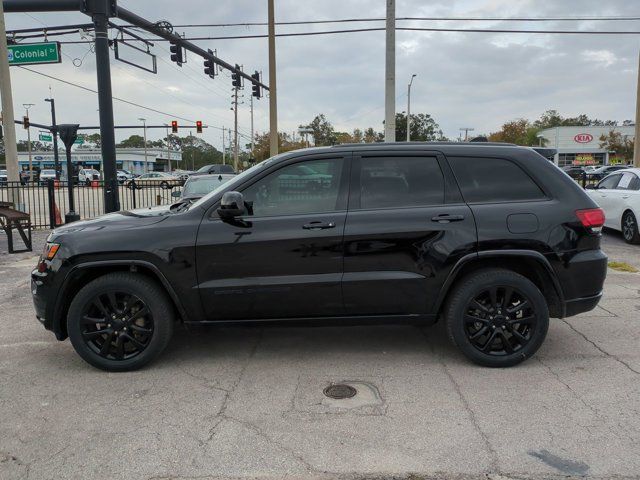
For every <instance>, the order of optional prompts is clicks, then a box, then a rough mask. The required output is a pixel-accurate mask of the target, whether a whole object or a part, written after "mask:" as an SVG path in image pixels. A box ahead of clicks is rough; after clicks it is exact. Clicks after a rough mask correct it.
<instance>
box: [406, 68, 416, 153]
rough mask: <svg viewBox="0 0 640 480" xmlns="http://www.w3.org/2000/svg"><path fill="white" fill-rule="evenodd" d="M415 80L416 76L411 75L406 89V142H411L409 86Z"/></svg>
mask: <svg viewBox="0 0 640 480" xmlns="http://www.w3.org/2000/svg"><path fill="white" fill-rule="evenodd" d="M414 78H416V74H415V73H414V74H413V75H411V80H409V88H408V89H407V142H410V141H411V84H412V83H413V79H414Z"/></svg>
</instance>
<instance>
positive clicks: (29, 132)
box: [22, 103, 35, 182]
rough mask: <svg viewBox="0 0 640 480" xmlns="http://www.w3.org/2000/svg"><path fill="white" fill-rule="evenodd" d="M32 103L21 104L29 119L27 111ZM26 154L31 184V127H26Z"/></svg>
mask: <svg viewBox="0 0 640 480" xmlns="http://www.w3.org/2000/svg"><path fill="white" fill-rule="evenodd" d="M34 105H35V104H33V103H23V104H22V106H23V107H24V109H25V116H26V117H27V118H29V109H30V108H31V107H33V106H34ZM27 152H29V181H30V182H33V181H34V180H35V179H34V178H33V161H32V158H31V127H30V126H29V125H27Z"/></svg>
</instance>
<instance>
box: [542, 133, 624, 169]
mask: <svg viewBox="0 0 640 480" xmlns="http://www.w3.org/2000/svg"><path fill="white" fill-rule="evenodd" d="M612 130H613V131H615V132H620V133H621V134H622V136H623V137H628V138H629V139H633V138H634V136H635V126H633V125H631V126H628V127H627V126H625V127H555V128H547V129H546V130H541V131H540V133H538V137H541V138H543V139H544V140H545V146H546V147H549V148H555V149H556V150H557V151H558V153H556V156H555V158H554V161H555V163H556V165H558V166H560V167H564V166H565V165H597V164H600V165H609V164H610V163H617V162H616V161H615V152H610V151H607V149H605V148H601V147H600V143H602V142H601V140H600V137H601V136H602V135H609V132H611V131H612Z"/></svg>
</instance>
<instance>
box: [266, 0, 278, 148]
mask: <svg viewBox="0 0 640 480" xmlns="http://www.w3.org/2000/svg"><path fill="white" fill-rule="evenodd" d="M268 10H269V12H268V16H269V88H270V90H269V146H270V153H271V156H272V157H273V156H274V155H277V154H278V97H277V93H276V83H277V82H276V27H275V8H274V5H273V0H269V6H268Z"/></svg>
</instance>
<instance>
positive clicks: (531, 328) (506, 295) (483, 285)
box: [445, 269, 549, 367]
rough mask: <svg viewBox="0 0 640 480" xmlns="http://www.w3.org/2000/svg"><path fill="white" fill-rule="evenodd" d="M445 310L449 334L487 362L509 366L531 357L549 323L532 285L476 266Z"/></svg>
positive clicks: (468, 352)
mask: <svg viewBox="0 0 640 480" xmlns="http://www.w3.org/2000/svg"><path fill="white" fill-rule="evenodd" d="M445 315H446V325H447V333H448V335H449V339H450V340H451V341H452V342H453V343H454V345H456V346H458V348H460V350H462V353H463V354H464V355H465V356H466V357H467V358H469V359H470V360H472V361H473V362H475V363H477V364H480V365H484V366H487V367H510V366H513V365H516V364H518V363H520V362H522V361H524V360H525V359H527V358H529V357H531V356H532V355H533V354H534V353H535V352H536V351H537V350H538V348H540V345H542V342H543V341H544V339H545V337H546V335H547V330H548V328H549V309H548V306H547V302H546V300H545V298H544V296H543V295H542V293H541V292H540V290H539V289H538V287H536V285H535V284H534V283H533V282H531V281H530V280H528V279H527V278H525V277H523V276H522V275H519V274H517V273H515V272H512V271H509V270H500V269H490V270H481V271H478V272H475V273H473V274H471V275H469V276H468V277H466V278H464V279H463V280H462V282H461V283H460V284H458V286H457V288H456V290H455V291H454V293H453V295H452V296H451V297H450V299H449V301H448V303H447V306H446V309H445Z"/></svg>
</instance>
